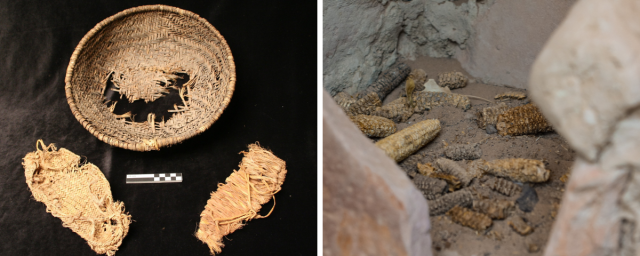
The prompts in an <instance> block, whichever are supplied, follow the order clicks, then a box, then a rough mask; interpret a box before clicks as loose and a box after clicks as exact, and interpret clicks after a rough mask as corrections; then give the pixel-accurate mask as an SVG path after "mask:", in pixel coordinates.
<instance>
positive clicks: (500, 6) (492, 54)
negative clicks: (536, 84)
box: [455, 0, 576, 88]
mask: <svg viewBox="0 0 640 256" xmlns="http://www.w3.org/2000/svg"><path fill="white" fill-rule="evenodd" d="M575 1H576V0H536V1H513V0H496V1H495V3H494V4H493V5H492V6H491V8H489V10H487V11H486V12H484V13H483V14H482V15H479V16H478V17H477V19H476V20H475V23H474V24H473V33H472V34H471V36H470V37H469V39H468V42H467V44H466V45H467V47H466V48H464V49H459V50H458V52H457V53H456V56H455V58H456V59H458V61H460V64H461V65H462V67H463V68H464V69H465V70H466V71H467V72H469V74H470V75H472V76H474V77H476V78H479V79H480V80H481V81H482V82H484V83H487V84H497V85H509V86H513V87H517V88H526V87H527V83H528V79H529V71H530V70H531V67H532V65H533V62H534V60H535V59H536V56H538V53H540V51H541V50H542V47H543V46H544V44H545V42H547V40H548V39H549V37H551V33H552V32H553V31H554V30H555V29H556V28H557V27H558V26H559V25H560V22H562V20H563V19H564V17H565V16H566V14H567V12H568V11H569V9H570V8H571V6H573V4H574V3H575Z"/></svg>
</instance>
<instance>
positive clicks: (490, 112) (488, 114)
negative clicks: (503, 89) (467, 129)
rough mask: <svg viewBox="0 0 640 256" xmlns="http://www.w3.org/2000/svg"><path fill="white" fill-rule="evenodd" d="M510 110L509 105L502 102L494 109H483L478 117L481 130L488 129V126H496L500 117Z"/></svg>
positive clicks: (477, 114)
mask: <svg viewBox="0 0 640 256" xmlns="http://www.w3.org/2000/svg"><path fill="white" fill-rule="evenodd" d="M508 109H509V107H508V106H507V104H504V102H500V104H498V105H496V106H493V107H486V108H483V109H482V111H478V113H476V116H477V117H478V119H477V123H478V127H479V128H480V129H486V128H487V125H496V124H497V123H498V116H499V115H500V114H502V113H504V112H506V111H507V110H508Z"/></svg>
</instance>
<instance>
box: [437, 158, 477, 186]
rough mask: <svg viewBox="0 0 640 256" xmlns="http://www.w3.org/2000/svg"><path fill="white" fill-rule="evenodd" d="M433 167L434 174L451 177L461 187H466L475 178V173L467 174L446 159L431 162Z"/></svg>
mask: <svg viewBox="0 0 640 256" xmlns="http://www.w3.org/2000/svg"><path fill="white" fill-rule="evenodd" d="M433 165H434V167H435V168H436V171H435V173H443V174H448V175H453V176H455V177H456V178H458V179H459V180H460V182H462V185H463V186H468V185H469V183H471V180H473V178H475V176H476V175H475V172H473V173H472V172H468V171H467V170H465V169H464V168H462V167H461V166H460V165H458V164H457V163H456V162H454V161H451V160H449V159H446V158H438V159H436V161H434V162H433Z"/></svg>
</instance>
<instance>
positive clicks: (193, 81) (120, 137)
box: [65, 5, 236, 151]
mask: <svg viewBox="0 0 640 256" xmlns="http://www.w3.org/2000/svg"><path fill="white" fill-rule="evenodd" d="M187 76H188V77H189V80H188V81H187V82H186V83H184V85H182V86H180V87H178V86H177V83H176V79H177V78H180V77H184V78H185V79H186V77H187ZM235 82H236V72H235V64H234V62H233V57H232V55H231V50H230V49H229V46H228V45H227V43H226V41H225V39H224V38H223V37H222V35H220V33H219V32H218V31H217V30H216V29H215V28H214V27H213V26H212V25H211V24H209V22H207V20H205V19H203V18H201V17H199V16H198V15H197V14H195V13H192V12H189V11H186V10H182V9H179V8H175V7H171V6H165V5H148V6H139V7H135V8H131V9H127V10H124V11H122V12H119V13H117V14H115V15H113V16H111V17H109V18H107V19H105V20H103V21H102V22H100V23H98V24H97V25H96V26H95V27H94V28H93V29H91V30H90V31H89V32H88V33H87V34H86V35H85V36H84V37H83V38H82V40H80V43H79V44H78V46H77V47H76V49H75V51H74V52H73V55H72V56H71V60H70V61H69V66H68V67H67V73H66V77H65V92H66V97H67V102H68V103H69V106H70V107H71V112H72V113H73V115H74V116H75V117H76V119H78V121H79V122H80V124H82V126H83V127H84V128H85V129H87V130H88V131H89V132H90V133H91V134H93V135H94V136H96V137H97V138H98V139H100V140H101V141H104V142H105V143H107V144H109V145H112V146H114V147H120V148H125V149H129V150H136V151H150V150H159V149H160V148H162V147H166V146H171V145H174V144H176V143H179V142H181V141H183V140H186V139H189V138H191V137H193V136H195V135H197V134H200V133H202V132H204V131H205V130H207V129H208V128H209V127H210V126H211V125H212V124H213V123H214V122H215V121H216V120H217V119H218V118H219V117H220V115H221V114H222V111H223V110H224V109H225V108H226V107H227V105H228V104H229V102H230V101H231V95H232V94H233V91H234V88H235ZM109 83H112V84H113V86H114V88H116V90H114V91H116V92H119V93H120V94H121V96H123V99H121V100H125V99H124V97H126V98H127V100H129V101H134V100H136V99H140V100H144V101H145V102H147V103H148V102H151V101H155V100H156V99H158V98H160V97H164V96H165V95H166V93H168V92H169V90H170V89H174V90H177V91H179V95H180V98H181V99H182V104H180V106H177V105H174V109H173V110H168V112H169V113H172V116H171V117H170V118H168V119H167V120H161V121H157V120H155V116H156V114H158V113H156V114H154V113H151V114H149V115H148V116H147V120H146V121H144V122H139V121H134V119H133V118H132V117H131V116H132V114H131V113H126V114H122V115H116V114H115V113H113V109H114V108H115V105H113V104H116V103H117V102H118V101H115V102H113V101H109V102H106V103H105V100H106V98H105V92H106V90H107V87H108V84H109ZM109 90H111V89H109ZM108 104H112V105H111V106H109V105H108ZM133 114H135V113H133ZM167 114H168V113H167Z"/></svg>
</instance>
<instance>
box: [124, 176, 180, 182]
mask: <svg viewBox="0 0 640 256" xmlns="http://www.w3.org/2000/svg"><path fill="white" fill-rule="evenodd" d="M169 182H182V173H151V174H127V184H134V183H169Z"/></svg>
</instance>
